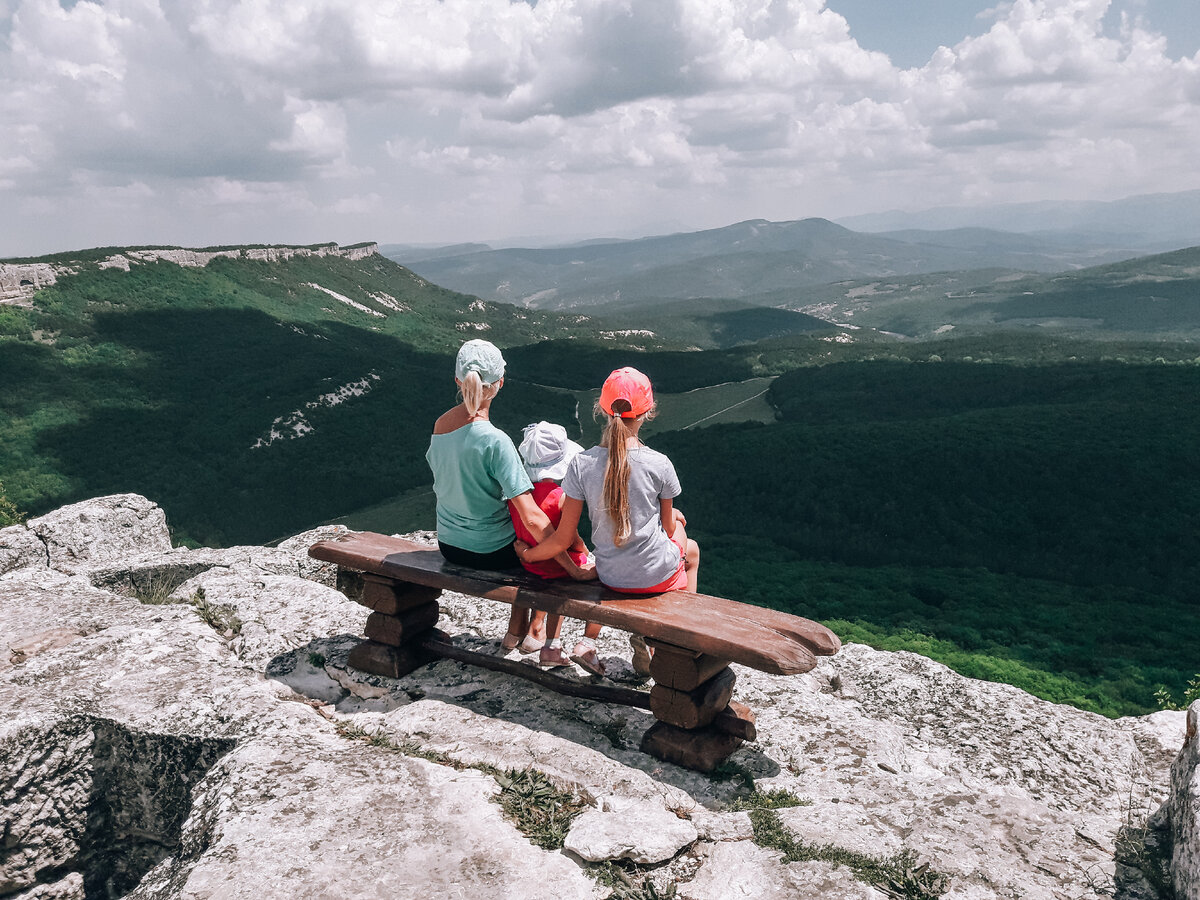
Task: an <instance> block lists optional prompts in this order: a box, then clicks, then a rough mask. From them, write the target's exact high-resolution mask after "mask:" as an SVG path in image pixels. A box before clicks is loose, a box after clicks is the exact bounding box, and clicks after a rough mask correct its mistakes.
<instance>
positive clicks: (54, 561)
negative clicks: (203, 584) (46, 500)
mask: <svg viewBox="0 0 1200 900" xmlns="http://www.w3.org/2000/svg"><path fill="white" fill-rule="evenodd" d="M28 527H29V530H30V531H32V532H33V533H34V534H35V535H37V537H38V538H39V539H40V540H41V541H42V543H44V544H45V547H46V551H47V553H48V554H49V561H50V565H51V566H52V567H53V568H56V569H61V570H62V571H64V572H79V571H84V570H86V569H89V568H96V567H99V566H102V565H104V564H105V563H109V562H112V561H115V560H118V559H121V558H123V557H129V556H134V555H139V554H145V553H149V552H153V551H165V550H170V549H171V536H170V534H169V533H168V531H167V517H166V514H165V513H163V511H162V510H161V509H159V507H158V506H157V504H155V503H153V502H152V501H150V500H147V499H146V498H145V497H142V496H139V495H138V494H114V495H112V496H110V497H99V498H97V499H95V500H85V501H83V502H82V503H73V504H71V505H70V506H64V507H63V508H62V509H58V510H55V511H54V512H52V513H47V514H46V515H44V516H39V517H38V518H36V519H30V520H29V524H28Z"/></svg>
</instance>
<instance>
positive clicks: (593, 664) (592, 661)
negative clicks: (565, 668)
mask: <svg viewBox="0 0 1200 900" xmlns="http://www.w3.org/2000/svg"><path fill="white" fill-rule="evenodd" d="M571 662H573V663H575V664H576V665H578V666H580V667H581V668H583V669H586V670H587V671H588V672H591V673H592V674H593V675H603V674H604V663H602V662H600V657H599V656H597V655H596V648H595V647H593V646H592V645H591V644H589V643H586V642H585V641H580V642H579V643H578V644H576V645H575V652H574V653H572V654H571Z"/></svg>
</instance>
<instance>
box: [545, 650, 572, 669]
mask: <svg viewBox="0 0 1200 900" xmlns="http://www.w3.org/2000/svg"><path fill="white" fill-rule="evenodd" d="M538 665H539V666H541V667H542V668H543V669H558V668H561V667H563V666H569V665H571V660H569V659H567V655H566V654H565V653H563V652H562V647H543V648H542V652H541V654H540V655H539V656H538Z"/></svg>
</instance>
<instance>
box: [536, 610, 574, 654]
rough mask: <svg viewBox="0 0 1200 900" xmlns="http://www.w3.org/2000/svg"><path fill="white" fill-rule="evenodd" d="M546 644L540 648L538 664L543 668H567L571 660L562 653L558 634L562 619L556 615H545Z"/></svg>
mask: <svg viewBox="0 0 1200 900" xmlns="http://www.w3.org/2000/svg"><path fill="white" fill-rule="evenodd" d="M545 615H546V643H545V645H544V646H543V647H542V652H541V657H540V658H539V660H538V661H539V662H540V663H541V664H542V665H543V666H569V665H570V664H571V660H570V659H568V658H567V655H566V654H565V653H563V650H562V641H561V639H560V638H559V634H560V633H561V632H562V622H563V617H562V616H560V615H558V614H556V613H546V614H545Z"/></svg>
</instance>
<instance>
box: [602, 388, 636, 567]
mask: <svg viewBox="0 0 1200 900" xmlns="http://www.w3.org/2000/svg"><path fill="white" fill-rule="evenodd" d="M622 403H623V404H624V405H625V407H626V409H628V406H629V404H628V403H626V402H625V401H623V400H618V401H617V403H616V404H614V405H618V404H622ZM614 412H618V413H619V412H620V410H617V409H615V410H614ZM607 419H608V421H607V422H606V423H605V425H604V436H603V437H602V438H601V443H602V445H603V447H604V449H605V450H607V451H608V464H607V465H606V466H605V469H604V493H603V499H604V508H605V509H606V510H607V511H608V514H609V516H610V517H611V518H612V521H613V543H614V544H616V545H617V546H618V547H620V546H621V545H622V544H624V543H625V541H627V540H628V539H629V535H630V534H631V533H632V532H633V523H632V521H631V520H630V518H629V438H630V437H631V436H632V432H630V430H629V426H628V425H626V424H625V420H624V419H623V418H621V416H620V415H619V414H618V415H615V416H608V417H607Z"/></svg>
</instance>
